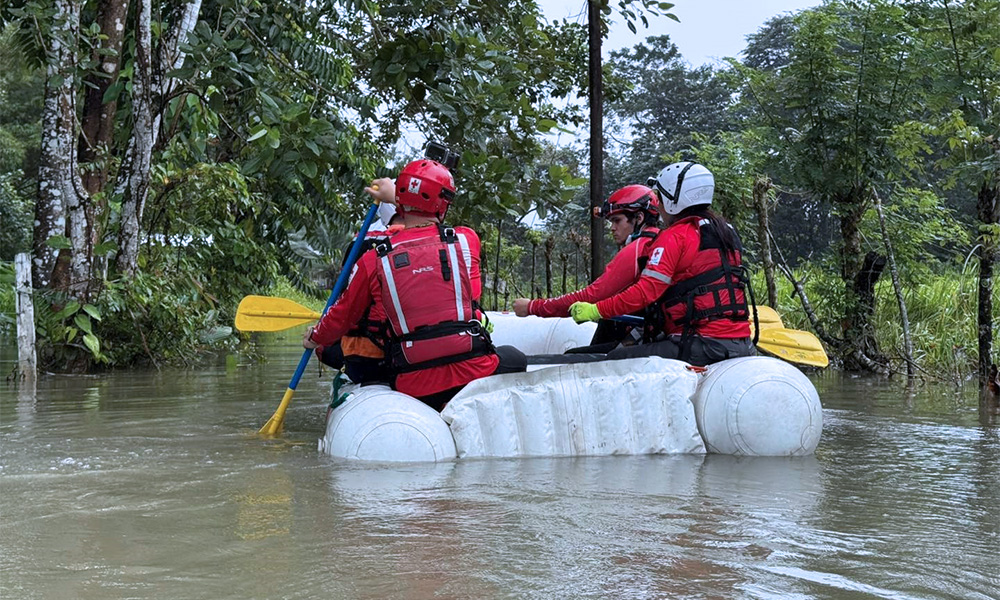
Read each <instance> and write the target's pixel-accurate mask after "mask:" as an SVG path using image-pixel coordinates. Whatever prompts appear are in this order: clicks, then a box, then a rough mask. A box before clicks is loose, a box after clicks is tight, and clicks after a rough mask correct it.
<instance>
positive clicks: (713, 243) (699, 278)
mask: <svg viewBox="0 0 1000 600" xmlns="http://www.w3.org/2000/svg"><path fill="white" fill-rule="evenodd" d="M692 221H695V222H696V223H697V225H698V235H699V238H700V242H699V247H698V252H696V253H695V254H694V255H693V257H692V258H691V259H690V261H688V262H687V264H684V265H678V270H677V273H676V275H675V277H674V284H673V285H671V286H670V287H669V288H667V291H666V292H664V293H663V295H662V296H660V298H659V299H658V300H657V301H656V302H655V303H653V305H652V307H651V308H652V309H653V310H651V311H649V312H647V318H652V319H659V320H660V323H658V324H657V325H659V327H658V329H660V330H663V329H664V325H665V322H666V320H669V321H671V322H672V323H673V324H674V326H677V327H680V328H681V330H682V334H681V338H682V348H683V347H684V343H683V342H685V341H687V340H689V339H691V337H692V336H693V335H695V334H697V333H698V329H699V327H700V326H702V325H704V324H706V323H708V322H709V321H715V320H718V319H730V320H732V321H747V320H748V319H749V315H750V311H749V308H748V305H747V297H746V296H747V293H749V294H750V295H751V297H752V296H753V290H752V289H751V288H750V278H749V276H748V274H747V272H746V269H745V268H744V267H743V264H742V254H743V247H742V244H741V243H740V240H739V236H736V252H735V253H733V254H732V255H731V256H730V255H727V253H726V252H723V250H722V241H721V240H720V239H719V237H718V235H716V233H715V230H714V228H712V227H711V226H710V225H711V222H710V221H709V220H708V219H705V218H702V217H698V216H694V217H688V218H686V219H682V220H681V221H678V222H677V223H675V225H677V224H680V223H690V222H692ZM730 227H731V226H730ZM733 233H734V234H735V230H734V232H733ZM656 328H657V327H654V329H656Z"/></svg>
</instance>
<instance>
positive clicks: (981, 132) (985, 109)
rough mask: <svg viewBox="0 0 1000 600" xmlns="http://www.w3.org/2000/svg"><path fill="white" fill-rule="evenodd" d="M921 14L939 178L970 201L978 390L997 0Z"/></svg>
mask: <svg viewBox="0 0 1000 600" xmlns="http://www.w3.org/2000/svg"><path fill="white" fill-rule="evenodd" d="M925 17H926V21H925V22H926V24H927V27H926V29H927V33H926V35H927V37H928V38H929V39H928V43H927V44H926V46H925V47H924V52H923V57H924V64H925V66H927V67H931V68H933V69H934V71H935V72H933V75H935V76H934V77H931V78H929V79H928V83H929V84H930V89H929V90H928V92H929V94H928V95H929V98H930V106H929V109H930V111H929V113H930V114H929V115H928V120H929V121H931V126H932V132H933V133H935V134H936V135H937V137H938V139H939V140H940V141H941V142H943V144H942V145H943V149H942V151H941V152H940V153H939V154H938V155H939V156H940V160H939V165H940V166H941V167H942V168H943V169H944V170H945V172H946V174H947V175H946V178H945V180H944V183H945V185H946V186H948V187H957V188H958V189H961V190H963V191H966V192H971V194H972V195H973V196H974V197H975V199H976V201H975V206H976V217H977V221H978V231H977V232H976V233H977V239H976V241H977V244H976V248H977V249H978V254H979V286H978V313H977V346H978V369H977V371H978V377H979V384H980V389H983V388H985V387H986V384H987V383H988V380H989V375H990V370H991V366H992V363H993V337H994V335H995V333H996V332H995V331H994V320H995V319H994V313H995V308H994V306H993V290H994V286H995V283H994V281H993V277H994V271H995V268H996V264H997V262H998V261H1000V2H997V1H996V0H972V1H969V2H960V3H959V2H954V1H953V0H941V3H940V5H939V6H935V7H934V9H933V10H930V11H928V12H927V14H926V15H925ZM942 116H943V118H942Z"/></svg>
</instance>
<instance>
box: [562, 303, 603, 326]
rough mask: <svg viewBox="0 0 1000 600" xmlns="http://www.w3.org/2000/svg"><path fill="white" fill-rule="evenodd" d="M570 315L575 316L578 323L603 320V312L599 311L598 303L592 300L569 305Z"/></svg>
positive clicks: (574, 318)
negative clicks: (593, 302)
mask: <svg viewBox="0 0 1000 600" xmlns="http://www.w3.org/2000/svg"><path fill="white" fill-rule="evenodd" d="M569 316H571V317H573V320H574V321H576V322H577V323H585V322H587V321H600V320H601V313H600V312H598V310H597V305H596V304H591V303H590V302H574V303H573V304H571V305H570V307H569Z"/></svg>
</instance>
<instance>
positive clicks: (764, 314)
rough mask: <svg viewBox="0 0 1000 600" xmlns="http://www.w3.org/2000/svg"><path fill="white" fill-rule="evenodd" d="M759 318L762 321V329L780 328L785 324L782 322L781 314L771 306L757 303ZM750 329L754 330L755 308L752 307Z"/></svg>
mask: <svg viewBox="0 0 1000 600" xmlns="http://www.w3.org/2000/svg"><path fill="white" fill-rule="evenodd" d="M757 320H758V321H759V322H760V330H761V331H764V330H765V329H779V328H783V327H784V326H785V324H784V323H782V322H781V315H779V314H778V311H776V310H774V309H773V308H771V307H770V306H763V305H761V304H758V305H757ZM750 330H751V333H752V332H753V308H752V307H751V309H750Z"/></svg>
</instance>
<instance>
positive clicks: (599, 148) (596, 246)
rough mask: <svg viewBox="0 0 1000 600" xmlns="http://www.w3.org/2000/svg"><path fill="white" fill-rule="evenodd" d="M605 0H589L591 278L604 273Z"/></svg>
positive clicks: (593, 278)
mask: <svg viewBox="0 0 1000 600" xmlns="http://www.w3.org/2000/svg"><path fill="white" fill-rule="evenodd" d="M605 1H606V0H589V2H588V3H587V17H588V21H589V40H590V64H589V67H588V75H589V80H590V280H591V281H593V280H595V279H597V278H598V277H600V276H601V273H603V272H604V256H603V254H604V252H603V248H604V244H603V239H602V238H603V236H604V223H603V221H602V220H601V217H600V216H599V215H598V211H599V210H600V206H601V201H602V200H603V198H602V196H603V194H604V83H603V80H602V76H601V75H602V74H601V24H602V21H603V17H602V16H601V8H602V7H603V6H604V2H605Z"/></svg>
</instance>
